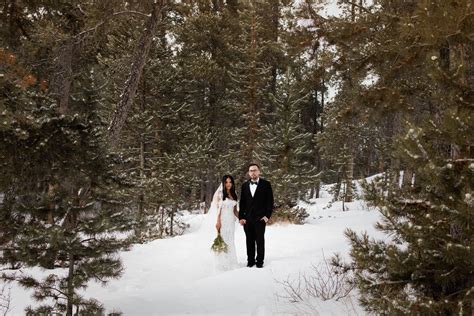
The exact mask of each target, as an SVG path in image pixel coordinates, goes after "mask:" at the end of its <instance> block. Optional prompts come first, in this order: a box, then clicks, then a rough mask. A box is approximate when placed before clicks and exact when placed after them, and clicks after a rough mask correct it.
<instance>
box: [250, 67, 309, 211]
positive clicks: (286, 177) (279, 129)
mask: <svg viewBox="0 0 474 316" xmlns="http://www.w3.org/2000/svg"><path fill="white" fill-rule="evenodd" d="M295 87H296V85H295V82H294V78H293V77H291V73H290V72H289V71H288V72H287V74H286V76H285V78H284V79H283V80H282V81H281V82H279V83H278V86H277V94H276V95H274V96H273V98H272V100H273V103H274V107H275V113H274V115H275V119H274V121H273V122H272V123H271V124H268V125H265V126H264V127H263V141H262V142H259V143H258V145H257V157H258V159H259V161H262V163H263V165H264V166H265V168H264V170H265V174H268V179H269V180H270V181H271V182H272V183H273V190H274V195H275V206H276V207H277V208H279V209H280V211H281V212H285V211H288V209H290V208H292V207H294V206H296V203H297V200H298V199H302V198H306V197H307V195H308V193H309V190H310V189H311V187H312V186H313V185H314V182H315V181H316V180H317V178H318V173H317V172H316V168H315V166H314V165H312V164H311V163H310V159H309V156H310V154H311V150H310V147H309V146H310V143H311V140H312V139H311V138H312V134H311V133H308V132H305V130H304V127H303V125H302V109H301V107H302V104H303V103H304V102H305V101H306V99H307V98H308V95H307V94H305V93H301V91H299V90H296V89H295Z"/></svg>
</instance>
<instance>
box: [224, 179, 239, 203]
mask: <svg viewBox="0 0 474 316" xmlns="http://www.w3.org/2000/svg"><path fill="white" fill-rule="evenodd" d="M227 179H230V182H231V183H232V187H231V188H230V195H232V198H234V200H236V201H237V193H235V182H234V178H233V177H232V176H231V175H229V174H226V175H225V176H223V177H222V200H225V199H226V198H227V189H226V188H225V182H226V180H227Z"/></svg>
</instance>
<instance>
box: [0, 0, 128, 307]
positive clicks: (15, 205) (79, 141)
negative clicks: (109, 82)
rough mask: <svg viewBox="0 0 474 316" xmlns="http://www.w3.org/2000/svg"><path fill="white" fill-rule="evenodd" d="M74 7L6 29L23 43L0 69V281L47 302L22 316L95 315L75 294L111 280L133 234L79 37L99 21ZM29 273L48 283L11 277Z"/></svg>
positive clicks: (34, 13)
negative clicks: (38, 270)
mask: <svg viewBox="0 0 474 316" xmlns="http://www.w3.org/2000/svg"><path fill="white" fill-rule="evenodd" d="M17 4H18V3H17ZM81 4H82V7H81V8H79V7H78V6H77V3H68V4H65V3H55V4H54V5H52V6H48V7H47V8H45V7H44V6H42V5H41V4H40V3H31V2H29V3H21V6H22V8H21V9H19V8H18V12H17V13H18V14H22V15H24V17H23V18H24V19H25V20H27V21H28V23H26V22H25V23H24V25H18V24H15V23H13V24H12V27H13V26H15V27H19V28H22V27H23V30H21V31H20V32H13V33H12V34H19V33H23V35H24V36H23V35H22V36H21V38H20V40H15V39H12V40H11V41H10V43H15V45H12V46H10V48H8V49H2V56H1V57H2V58H1V59H0V65H1V67H0V69H1V72H2V76H0V86H1V91H2V96H1V98H0V113H1V118H0V120H1V121H2V127H1V128H0V138H1V139H2V142H0V160H1V161H2V164H1V166H0V168H1V172H2V179H1V181H0V192H2V193H3V194H4V197H3V200H2V203H1V205H0V214H1V215H0V216H1V218H2V221H1V224H0V225H1V229H0V231H1V237H0V241H1V244H2V247H3V251H2V254H1V257H0V263H1V265H2V268H5V269H3V274H2V279H4V280H16V281H18V282H19V283H20V284H21V285H23V286H25V287H27V288H31V289H33V290H34V295H33V296H34V298H35V299H37V300H39V301H44V300H45V299H49V298H52V299H53V305H43V306H39V307H37V308H33V307H30V308H28V313H40V312H43V313H52V312H60V313H64V314H67V315H72V313H73V308H74V307H76V310H77V312H78V313H79V312H80V313H83V314H93V313H98V312H99V311H100V310H101V309H102V307H101V305H100V303H99V302H98V301H96V300H91V299H87V298H84V297H81V296H80V295H79V291H78V290H79V289H82V288H85V287H87V284H88V282H89V281H90V280H97V281H99V282H103V283H106V282H107V280H108V279H110V278H116V277H119V276H120V274H121V273H122V266H121V263H120V259H119V258H118V256H117V253H118V251H120V250H123V249H127V247H128V246H129V244H130V240H129V239H128V238H127V237H126V236H127V233H128V232H129V231H130V230H131V228H132V227H133V226H132V225H133V224H134V222H133V219H132V218H131V217H130V214H129V210H128V208H127V205H126V203H125V202H124V200H123V199H122V198H123V196H122V195H121V194H120V189H121V187H122V186H121V181H120V179H119V177H118V175H117V174H116V173H115V170H114V169H113V168H112V166H113V163H111V161H112V160H113V157H112V156H111V155H109V153H108V150H107V146H106V144H104V137H103V133H104V127H105V124H104V121H102V120H101V119H100V117H99V116H98V111H97V105H98V103H100V102H102V101H103V100H102V99H101V97H100V96H99V93H98V90H99V89H98V85H97V83H98V80H97V77H96V76H94V72H93V69H94V66H95V65H96V60H95V58H94V56H95V55H94V54H95V48H96V47H97V46H95V45H96V44H97V43H94V41H93V39H92V38H89V37H83V35H84V34H88V35H89V34H90V33H89V32H87V31H86V29H88V27H89V25H88V23H91V24H93V25H95V24H96V23H100V22H98V21H100V18H99V17H100V16H101V13H103V14H104V15H106V13H107V11H106V10H104V11H101V9H104V7H103V6H101V5H99V4H97V6H96V4H94V3H90V2H87V3H85V2H81ZM18 5H20V4H18ZM81 9H82V10H85V11H87V12H89V13H90V15H84V14H83V13H84V11H81ZM38 11H41V13H38ZM102 18H104V16H102ZM82 31H85V32H84V33H83V32H82ZM84 36H85V35H84ZM38 40H42V41H43V44H45V46H44V47H42V46H41V45H38V42H37V41H38ZM49 44H53V45H50V46H48V45H49ZM71 45H72V46H71ZM71 48H73V49H71ZM3 53H5V56H6V57H7V58H6V59H4V57H5V56H4V54H3ZM73 74H74V78H73ZM34 266H39V267H42V268H45V269H49V270H51V273H50V275H49V276H48V277H47V278H45V279H37V278H34V277H32V276H28V275H26V274H22V275H19V274H15V270H18V269H20V268H23V267H34ZM56 268H62V269H65V270H66V271H67V273H66V274H65V275H64V274H63V273H58V270H54V269H56Z"/></svg>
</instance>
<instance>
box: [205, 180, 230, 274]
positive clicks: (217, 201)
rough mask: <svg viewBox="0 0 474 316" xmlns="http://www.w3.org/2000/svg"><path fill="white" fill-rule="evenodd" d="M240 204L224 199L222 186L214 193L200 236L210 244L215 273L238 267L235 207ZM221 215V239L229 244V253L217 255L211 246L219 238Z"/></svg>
mask: <svg viewBox="0 0 474 316" xmlns="http://www.w3.org/2000/svg"><path fill="white" fill-rule="evenodd" d="M236 205H237V207H238V203H237V201H235V200H231V199H225V200H223V199H222V184H221V185H220V186H219V188H218V189H217V190H216V192H215V193H214V196H213V198H212V202H211V207H210V208H209V212H208V213H207V214H206V215H205V218H204V222H203V224H202V226H201V229H200V236H201V237H202V238H203V239H202V240H203V242H204V243H206V244H208V247H209V248H208V249H209V252H210V254H211V257H212V259H211V260H212V261H213V263H214V270H215V271H227V270H231V269H234V268H237V267H238V262H237V254H236V251H235V241H234V235H235V225H236V223H237V221H238V220H237V217H236V216H235V215H234V206H236ZM219 213H220V214H221V225H222V226H221V231H220V234H221V237H222V239H223V240H224V242H225V243H226V244H227V252H222V253H215V252H214V251H212V250H211V245H212V242H213V241H214V239H215V238H216V237H217V229H216V224H217V217H218V215H219Z"/></svg>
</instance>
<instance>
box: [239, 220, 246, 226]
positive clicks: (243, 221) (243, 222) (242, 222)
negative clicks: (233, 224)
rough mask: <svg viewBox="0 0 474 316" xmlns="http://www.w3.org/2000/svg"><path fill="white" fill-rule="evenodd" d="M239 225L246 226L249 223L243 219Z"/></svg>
mask: <svg viewBox="0 0 474 316" xmlns="http://www.w3.org/2000/svg"><path fill="white" fill-rule="evenodd" d="M239 223H240V225H245V224H246V223H247V221H246V220H245V219H241V220H240V221H239Z"/></svg>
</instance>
